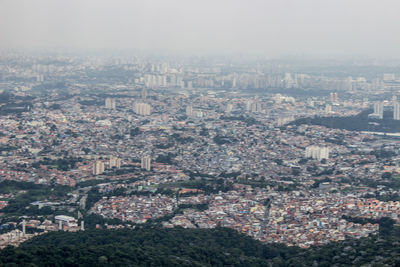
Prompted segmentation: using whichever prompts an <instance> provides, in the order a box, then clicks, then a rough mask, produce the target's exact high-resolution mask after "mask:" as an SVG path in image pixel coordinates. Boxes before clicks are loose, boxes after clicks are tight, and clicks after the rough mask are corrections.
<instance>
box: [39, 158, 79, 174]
mask: <svg viewBox="0 0 400 267" xmlns="http://www.w3.org/2000/svg"><path fill="white" fill-rule="evenodd" d="M81 161H83V159H82V158H80V157H79V158H72V157H68V158H62V159H49V158H43V160H40V161H37V162H34V163H32V167H33V168H39V167H40V165H47V166H54V167H55V168H56V169H57V170H60V171H69V170H72V169H75V165H76V163H77V162H81Z"/></svg>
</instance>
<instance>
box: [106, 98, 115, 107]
mask: <svg viewBox="0 0 400 267" xmlns="http://www.w3.org/2000/svg"><path fill="white" fill-rule="evenodd" d="M115 103H116V102H115V98H109V97H107V98H106V103H105V104H106V109H115V107H116V104H115Z"/></svg>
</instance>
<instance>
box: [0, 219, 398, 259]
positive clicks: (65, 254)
mask: <svg viewBox="0 0 400 267" xmlns="http://www.w3.org/2000/svg"><path fill="white" fill-rule="evenodd" d="M90 216H92V217H93V216H96V215H90ZM90 216H89V217H90ZM91 219H93V220H94V221H96V220H98V218H91ZM346 219H347V220H353V221H355V222H356V221H357V218H346ZM86 220H88V221H89V220H90V218H86ZM357 222H364V221H357ZM365 222H369V221H365ZM371 222H375V221H371ZM377 222H378V223H379V224H380V233H379V234H378V235H373V236H370V237H367V238H361V239H348V240H345V241H339V242H332V243H329V244H328V245H325V246H321V247H311V248H309V249H300V248H297V247H287V246H284V245H281V244H262V243H260V242H258V241H256V240H253V239H252V238H250V237H248V236H245V235H242V234H239V233H238V232H236V231H234V230H232V229H227V228H216V229H183V228H180V227H177V228H173V229H165V228H161V227H158V226H154V225H155V224H145V225H141V226H136V227H137V228H136V229H135V230H130V229H122V230H88V231H85V232H76V233H68V232H52V233H49V234H45V235H41V236H38V237H36V238H33V239H31V240H29V241H27V242H25V243H23V244H22V245H21V246H20V247H19V248H12V247H7V248H5V249H3V250H1V251H0V266H4V265H5V266H296V267H297V266H333V265H337V266H361V265H365V264H371V266H385V264H387V266H399V264H400V229H399V227H398V226H395V225H394V224H393V222H394V221H393V220H391V219H389V218H382V219H379V220H377ZM6 264H7V265H6ZM29 264H30V265H29Z"/></svg>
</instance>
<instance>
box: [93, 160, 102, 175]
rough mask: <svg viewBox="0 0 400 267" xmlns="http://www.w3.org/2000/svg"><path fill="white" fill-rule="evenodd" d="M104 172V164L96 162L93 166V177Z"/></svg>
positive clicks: (99, 161)
mask: <svg viewBox="0 0 400 267" xmlns="http://www.w3.org/2000/svg"><path fill="white" fill-rule="evenodd" d="M103 172H104V162H102V161H101V160H96V161H95V163H94V164H93V175H99V174H102V173H103Z"/></svg>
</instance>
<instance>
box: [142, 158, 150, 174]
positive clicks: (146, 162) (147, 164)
mask: <svg viewBox="0 0 400 267" xmlns="http://www.w3.org/2000/svg"><path fill="white" fill-rule="evenodd" d="M140 166H141V168H142V169H145V170H146V171H150V169H151V158H150V157H149V156H144V157H142V160H141V165H140Z"/></svg>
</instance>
